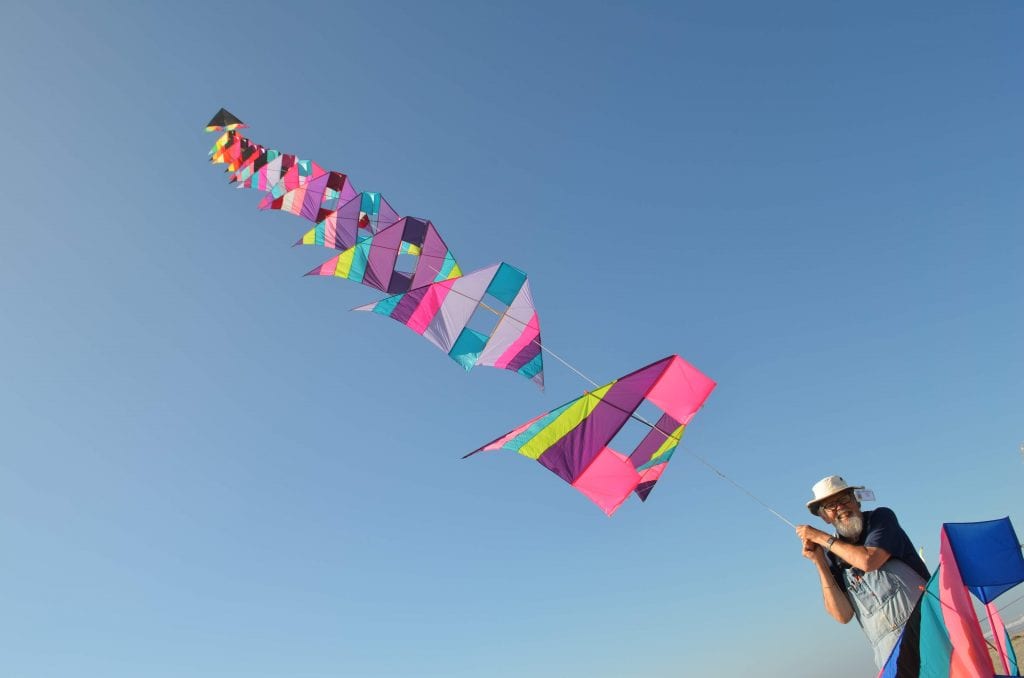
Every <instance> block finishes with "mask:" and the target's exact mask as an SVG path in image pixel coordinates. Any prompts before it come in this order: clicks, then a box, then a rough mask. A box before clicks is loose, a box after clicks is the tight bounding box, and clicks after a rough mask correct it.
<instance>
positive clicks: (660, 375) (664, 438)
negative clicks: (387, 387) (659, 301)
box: [466, 355, 715, 516]
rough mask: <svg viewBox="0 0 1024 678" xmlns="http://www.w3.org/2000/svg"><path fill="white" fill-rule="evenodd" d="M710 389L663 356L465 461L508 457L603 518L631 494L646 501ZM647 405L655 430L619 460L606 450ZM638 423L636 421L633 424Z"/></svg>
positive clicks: (688, 369) (695, 374)
mask: <svg viewBox="0 0 1024 678" xmlns="http://www.w3.org/2000/svg"><path fill="white" fill-rule="evenodd" d="M714 388H715V382H714V381H712V380H711V379H709V378H708V377H707V376H705V375H704V374H702V373H701V372H699V371H698V370H697V369H696V368H695V367H693V366H692V365H690V364H689V363H688V362H686V361H685V360H683V359H682V358H680V357H679V356H678V355H672V356H668V357H667V358H663V359H662V360H659V361H657V362H655V363H652V364H650V365H648V366H646V367H642V368H640V369H639V370H637V371H635V372H632V373H630V374H627V375H626V376H624V377H620V378H619V379H616V380H615V381H613V382H611V383H609V384H605V385H604V386H601V387H600V388H598V389H595V390H594V391H589V392H587V393H584V394H583V395H582V396H580V397H579V398H576V399H575V400H570V401H569V402H567V403H565V404H564V405H562V406H561V407H558V408H555V409H554V410H551V411H550V412H547V413H545V414H542V415H540V416H539V417H536V418H534V419H532V420H530V421H528V422H526V423H525V424H523V425H522V426H520V427H518V428H516V429H514V430H512V431H510V432H508V433H507V434H505V435H504V436H502V437H500V438H498V439H496V440H493V441H491V442H490V443H488V444H486V445H484V446H483V447H481V448H479V449H477V450H474V451H473V452H470V453H469V454H467V455H466V456H467V457H469V456H471V455H474V454H476V453H477V452H484V451H489V450H510V451H512V452H518V453H519V454H522V455H523V456H526V457H529V458H530V459H535V460H537V461H538V462H540V464H541V465H543V466H544V467H545V468H547V469H548V470H550V471H551V472H552V473H554V474H556V475H557V476H559V477H560V478H561V479H562V480H564V481H565V482H567V483H569V484H570V485H572V486H573V487H574V488H576V489H577V490H579V491H580V492H582V493H583V494H584V495H586V496H587V497H588V498H589V499H590V500H591V501H593V502H594V503H595V504H597V505H598V506H599V507H600V508H601V510H603V511H604V512H605V513H606V514H607V515H609V516H611V515H612V514H614V513H615V511H616V510H617V509H618V508H619V506H621V505H622V503H623V502H624V501H625V500H626V498H627V497H628V496H629V494H630V493H631V492H635V493H636V494H637V496H638V497H640V499H641V501H646V500H647V496H648V495H649V494H650V492H651V489H652V488H653V487H654V484H655V483H656V482H657V481H658V479H659V478H660V477H661V475H662V473H664V471H665V468H666V466H667V465H668V462H669V460H670V459H671V458H672V455H673V453H674V452H675V450H676V448H677V447H678V445H679V441H680V439H681V438H682V435H683V431H684V430H685V428H686V425H687V424H688V423H689V422H690V420H691V419H693V416H694V415H695V414H696V413H697V410H699V409H700V408H701V406H702V405H703V404H704V401H705V400H706V399H707V397H708V395H710V393H711V391H712V390H713V389H714ZM645 401H646V402H649V403H651V404H652V405H654V406H656V407H658V408H659V409H660V410H661V411H662V415H661V417H660V418H659V419H658V421H657V423H654V424H651V423H650V422H643V423H645V424H647V425H648V426H650V431H649V432H648V433H647V435H646V436H645V437H644V438H643V439H642V440H641V441H640V443H639V444H638V445H637V446H636V447H635V448H634V449H633V450H630V451H628V452H626V453H623V452H620V451H617V450H614V449H612V448H611V447H609V444H610V443H611V442H612V440H613V439H614V438H615V436H616V434H617V433H618V432H619V430H620V429H622V427H623V426H624V425H625V424H626V422H627V421H629V420H630V419H631V418H634V419H635V418H636V416H635V412H636V410H637V409H638V408H639V407H640V406H641V405H642V404H643V403H644V402H645ZM641 421H642V420H641Z"/></svg>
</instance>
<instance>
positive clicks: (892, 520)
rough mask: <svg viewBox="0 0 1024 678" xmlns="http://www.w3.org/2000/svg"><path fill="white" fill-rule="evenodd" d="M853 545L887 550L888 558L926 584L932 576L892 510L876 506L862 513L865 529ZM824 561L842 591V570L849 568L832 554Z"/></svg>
mask: <svg viewBox="0 0 1024 678" xmlns="http://www.w3.org/2000/svg"><path fill="white" fill-rule="evenodd" d="M853 543H854V545H856V546H874V547H878V548H883V549H885V550H886V551H888V553H889V556H890V557H892V558H899V559H900V560H902V561H903V562H904V563H906V564H907V565H909V566H910V567H911V568H913V569H914V571H915V572H917V573H918V574H919V575H921V577H922V578H923V579H924V580H925V581H927V580H928V578H929V577H930V576H931V574H930V573H929V572H928V567H927V566H926V565H925V564H924V561H923V560H921V556H919V555H917V551H915V550H914V545H913V544H912V543H911V541H910V537H908V536H907V533H906V532H904V531H903V528H902V527H900V524H899V521H898V520H896V514H895V513H893V512H892V509H888V508H886V507H884V506H879V507H878V508H876V509H875V510H873V511H864V530H863V531H862V532H861V533H860V538H859V539H858V540H857V541H855V542H853ZM827 558H828V567H829V570H831V571H832V578H833V579H835V580H836V583H837V584H839V586H840V587H842V589H843V591H845V590H846V580H845V579H844V578H843V570H844V569H846V568H848V567H850V565H849V564H847V563H846V562H844V561H843V560H841V559H840V558H837V557H836V556H835V555H834V554H832V553H828V554H827Z"/></svg>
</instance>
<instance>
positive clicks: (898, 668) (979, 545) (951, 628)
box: [878, 519, 1021, 678]
mask: <svg viewBox="0 0 1024 678" xmlns="http://www.w3.org/2000/svg"><path fill="white" fill-rule="evenodd" d="M1004 520H1006V525H1003V524H999V525H996V523H1002V521H986V522H983V523H947V524H945V525H943V526H942V531H941V534H940V549H939V566H938V568H936V571H935V573H934V574H932V577H931V579H930V580H929V581H928V584H927V586H926V587H925V590H924V595H922V596H921V598H920V600H919V601H918V603H917V606H916V607H915V608H914V611H913V613H912V614H911V615H910V619H909V620H908V621H907V624H906V626H905V627H904V629H903V634H902V635H901V636H900V640H899V642H898V643H897V644H896V647H894V648H893V651H892V654H891V655H890V656H889V660H888V661H887V662H886V664H885V666H884V667H883V668H882V671H881V672H880V673H879V674H878V675H879V678H991V677H992V676H994V675H995V670H994V667H993V663H992V659H991V657H990V655H989V652H988V648H987V646H986V642H985V636H984V634H983V633H982V630H981V624H980V623H979V622H978V616H977V614H976V613H975V611H974V604H973V602H972V601H971V596H970V593H969V591H974V590H976V589H977V588H978V587H980V588H981V589H987V587H996V588H1001V587H1004V586H1005V584H1006V583H1008V582H1007V581H1006V578H1005V574H1006V573H1007V571H1009V570H1012V569H1013V568H1014V567H1016V565H1015V563H1016V562H1017V561H1019V559H1020V555H1021V554H1020V546H1019V545H1018V544H1017V542H1016V540H1015V541H1014V548H1013V549H1007V548H1003V547H1004V546H1005V544H1000V543H999V542H998V541H997V542H996V543H995V544H991V543H988V538H989V537H991V536H992V535H999V534H1003V535H1005V534H1006V532H1005V527H1006V526H1007V525H1008V523H1009V519H1004ZM1010 531H1011V532H1012V526H1011V527H1010ZM954 535H956V536H954ZM975 549H978V550H975ZM986 554H987V555H986ZM986 558H994V559H996V560H998V561H999V562H997V563H991V562H982V561H984V560H985V559H986ZM969 581H970V582H973V583H968V582H969ZM969 587H970V588H969ZM991 590H994V589H991ZM1006 590H1008V589H1006V588H1002V591H1000V592H1005V591H1006ZM991 612H994V609H993V610H990V613H991ZM992 628H993V631H994V632H995V634H996V648H997V651H999V659H1000V662H1001V663H1002V664H1003V668H1004V669H1005V670H1007V672H1008V674H1009V675H1019V670H1018V667H1017V666H1016V657H1015V656H1012V654H1011V653H1012V646H1011V647H1010V649H1009V650H1006V649H1005V647H1003V648H1001V647H1000V640H1003V639H1005V627H1003V624H1002V620H1001V619H998V613H996V614H995V618H994V619H993V624H992ZM1000 635H1001V636H1003V639H1001V638H1000V637H999V636H1000ZM1007 640H1008V639H1007ZM1004 642H1005V641H1004ZM1005 644H1006V645H1008V643H1005Z"/></svg>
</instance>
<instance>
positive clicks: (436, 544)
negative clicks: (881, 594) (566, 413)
mask: <svg viewBox="0 0 1024 678" xmlns="http://www.w3.org/2000/svg"><path fill="white" fill-rule="evenodd" d="M141 4H144V5H146V6H139V3H133V2H104V1H102V0H100V1H98V2H91V3H67V4H54V3H52V2H32V3H29V2H22V3H14V6H10V7H7V8H6V9H5V12H4V20H3V22H2V25H0V55H2V57H3V58H0V83H2V85H3V88H2V92H3V96H2V98H0V124H2V126H0V129H2V130H3V142H4V143H3V146H4V150H5V157H6V162H4V163H3V165H2V166H0V186H2V187H3V197H4V200H3V203H4V207H3V218H2V219H0V222H2V230H0V233H2V240H0V318H2V331H0V385H2V387H0V413H2V414H0V431H2V438H0V550H2V554H3V555H2V557H0V573H2V576H0V601H3V602H2V605H0V666H2V667H3V669H2V673H3V674H4V676H5V677H8V678H50V677H62V678H63V677H66V676H77V677H81V678H92V677H96V678H122V677H123V678H129V677H131V678H135V677H137V676H146V677H147V678H164V677H167V678H172V677H173V678H181V677H182V676H189V677H190V678H204V677H210V678H214V677H215V678H226V677H229V676H239V677H242V676H244V677H245V678H279V677H282V676H288V677H289V678H314V677H316V678H320V677H328V676H330V677H335V676H356V677H362V676H365V677H368V678H370V677H374V678H375V677H385V676H387V677H398V676H439V677H440V676H444V677H453V678H461V677H465V678H478V677H480V676H499V677H504V676H509V677H511V676H538V677H546V676H550V677H564V676H587V677H591V676H597V677H608V678H618V677H621V676H649V677H668V676H707V675H770V676H796V677H801V676H804V677H814V676H823V675H828V676H831V677H832V678H855V677H862V676H868V675H872V673H873V663H872V661H871V654H870V651H869V650H868V648H867V645H866V643H865V641H864V640H863V638H862V636H861V633H860V631H859V630H858V629H857V628H856V627H855V626H850V627H843V626H840V625H838V624H835V623H833V622H832V621H830V620H829V619H828V618H827V617H826V615H825V613H824V612H823V611H822V609H821V606H820V600H819V592H818V585H817V579H816V576H815V574H814V572H813V568H812V566H811V565H810V564H809V563H808V562H807V561H805V560H804V559H803V558H801V557H800V544H799V542H798V540H797V539H796V537H795V536H794V534H793V531H792V529H791V528H789V527H788V526H786V525H785V524H784V523H783V522H782V521H780V520H778V519H777V518H776V517H774V516H772V515H771V514H770V513H769V512H768V511H766V510H765V509H764V508H762V507H761V506H759V505H758V504H757V503H755V502H754V501H752V500H751V499H750V498H748V497H747V496H745V495H744V494H743V493H741V492H739V491H737V490H736V488H734V487H733V486H731V485H730V484H728V483H726V482H723V481H722V480H721V479H719V478H718V477H716V476H715V475H714V474H712V473H711V472H709V471H708V470H707V469H706V468H704V467H703V466H701V465H700V464H699V463H698V462H696V461H695V460H694V459H692V458H690V457H689V456H687V455H685V454H679V455H677V456H676V458H675V459H674V460H673V463H672V465H671V466H670V467H669V470H668V473H667V474H666V476H665V477H664V478H663V480H662V482H661V483H660V484H659V485H658V486H657V488H656V489H655V491H654V492H653V493H652V494H651V497H650V500H649V501H648V502H647V503H646V504H641V503H639V502H637V501H635V500H630V501H629V502H627V504H626V505H624V506H623V508H622V509H621V510H620V511H619V513H618V514H617V515H615V517H614V518H612V519H608V518H606V517H605V516H604V515H603V514H602V513H601V512H600V511H599V510H598V509H597V508H596V507H595V506H594V505H592V504H591V503H590V502H589V501H587V500H586V499H585V498H584V497H583V496H582V495H580V494H578V493H576V492H575V491H573V490H572V489H571V488H569V487H567V486H566V485H565V484H564V483H562V481H560V480H559V479H558V478H557V477H555V476H554V475H552V474H550V473H548V472H547V471H545V470H544V469H543V468H541V467H540V466H539V465H537V464H535V463H533V462H531V461H529V460H528V459H525V458H523V457H520V456H518V455H514V454H511V453H507V454H502V453H493V454H488V455H478V456H476V457H474V458H472V459H470V460H466V461H461V460H460V457H461V455H463V454H464V453H466V452H468V451H469V450H472V449H474V448H476V447H477V446H479V445H481V444H483V443H485V442H487V441H489V440H491V439H492V438H494V437H496V436H498V435H500V434H502V433H504V432H505V431H507V430H509V429H510V428H512V427H514V426H516V425H518V424H520V423H521V422H523V421H525V420H527V419H528V418H530V417H532V416H534V415H537V414H539V413H541V412H543V411H545V410H548V409H550V408H552V407H555V406H557V405H559V404H561V403H562V402H564V401H566V400H569V399H570V398H573V397H575V396H577V395H579V394H580V393H581V392H582V391H583V390H584V389H585V388H587V384H586V382H584V381H583V380H581V379H579V378H578V377H577V376H576V375H574V374H573V373H572V372H571V371H569V370H568V369H566V368H565V367H563V366H561V365H559V364H558V363H557V362H556V361H555V360H552V359H548V361H547V384H548V387H547V390H546V391H545V392H544V393H540V392H538V391H537V389H535V388H534V387H533V385H532V384H530V383H529V382H527V381H526V380H525V379H522V378H521V377H517V376H515V375H513V374H511V373H508V372H502V371H497V370H489V369H486V368H481V369H478V370H475V371H473V372H471V373H468V374H467V373H465V372H463V371H462V370H461V368H459V367H458V366H457V365H456V364H455V363H453V362H451V361H450V360H448V359H447V358H446V357H445V356H444V355H443V354H441V353H440V352H438V351H437V350H436V349H434V348H433V347H432V346H431V345H429V344H428V343H427V342H425V341H423V340H422V339H420V338H418V337H416V336H415V335H414V334H412V333H411V332H409V331H408V330H407V329H405V328H403V327H401V326H399V325H398V324H396V323H394V322H391V321H388V320H386V319H384V318H380V317H377V316H372V315H363V314H354V313H349V312H348V309H350V308H352V307H353V306H356V305H359V304H363V303H367V302H369V301H371V300H373V299H375V298H377V295H376V294H375V293H374V291H373V290H371V289H369V288H365V287H361V286H359V285H354V284H350V283H348V282H347V281H341V280H327V279H314V278H303V277H302V274H303V273H304V272H305V271H307V270H309V269H310V268H312V267H313V266H314V265H316V264H318V263H319V262H321V261H323V260H324V259H326V258H327V256H328V255H329V253H327V252H325V251H323V250H319V251H318V250H316V249H315V248H295V249H292V248H291V247H290V245H291V243H292V242H294V241H295V239H296V238H297V237H299V236H300V235H301V234H302V233H303V232H304V231H305V230H306V228H307V227H308V224H307V223H306V222H304V221H302V220H300V219H298V218H297V217H293V216H290V215H285V214H280V213H267V212H260V211H258V210H257V209H256V204H257V202H258V201H259V195H258V194H256V193H255V192H252V191H237V190H234V189H232V188H231V187H229V186H228V185H227V184H226V182H225V177H224V175H223V174H222V173H221V171H220V169H219V168H215V167H212V166H210V165H209V164H208V163H207V156H206V152H207V149H208V148H209V146H210V144H211V143H212V141H213V136H212V135H206V134H204V133H203V131H202V127H203V125H204V124H205V123H206V121H207V120H208V119H209V117H210V116H211V115H212V114H213V113H214V112H215V111H216V110H217V109H218V108H219V107H221V106H226V107H227V108H229V109H230V110H231V111H232V112H234V113H235V114H236V115H238V116H239V117H241V118H242V119H243V120H245V121H246V122H247V123H249V124H250V126H251V129H250V130H248V134H249V136H251V138H253V139H255V140H257V141H259V142H261V143H263V144H266V145H268V146H270V147H272V148H278V149H281V150H284V151H287V152H292V153H297V154H299V155H300V156H302V157H307V158H312V159H314V160H316V161H317V162H319V163H320V164H322V165H324V166H326V167H329V168H332V169H337V170H341V171H345V172H347V173H348V174H349V175H350V176H351V178H352V181H353V182H354V184H355V185H356V186H357V187H358V188H360V189H365V190H378V191H381V192H383V193H384V194H385V196H387V198H388V199H389V200H390V201H391V203H392V204H393V205H394V206H395V207H396V208H397V209H398V211H399V212H401V213H402V214H409V215H415V216H421V217H427V218H430V219H431V220H433V222H434V223H435V224H436V225H437V226H438V228H439V229H440V230H441V231H442V233H443V234H444V236H445V238H446V240H447V242H448V244H449V245H450V246H451V248H452V250H453V252H454V253H455V254H456V256H457V257H458V258H459V261H460V263H462V265H463V266H464V268H466V269H474V268H478V267H483V266H486V265H488V264H491V263H493V262H496V261H499V260H504V261H508V262H509V263H512V264H514V265H516V266H519V267H520V268H523V269H524V270H526V271H527V272H528V273H529V275H530V280H531V285H532V287H533V292H534V297H535V300H536V302H537V306H538V309H539V312H540V318H541V323H542V333H543V338H544V339H545V342H546V343H547V345H548V346H549V347H550V348H551V349H552V350H554V351H555V352H556V353H558V354H559V355H562V356H564V357H565V358H566V359H567V360H568V361H569V362H571V363H572V364H573V365H575V366H576V367H577V368H578V369H580V370H581V371H583V372H584V373H586V374H587V375H589V376H590V377H591V378H593V379H594V380H595V381H598V382H601V383H604V382H606V381H609V380H611V379H612V378H614V377H617V376H620V375H622V374H625V373H626V372H629V371H631V370H633V369H636V368H638V367H640V366H642V365H645V364H647V363H650V362H652V361H654V360H656V359H658V358H661V357H663V356H665V355H668V354H672V353H679V354H681V355H682V356H684V357H685V358H686V359H688V360H689V361H690V362H692V363H693V364H694V365H696V366H697V367H698V368H700V369H701V370H703V371H704V372H705V373H707V374H708V375H709V376H711V377H712V378H714V379H715V380H716V381H717V382H718V383H719V387H718V389H717V390H716V391H715V392H714V393H713V394H712V395H711V397H710V399H709V400H708V401H707V404H706V406H705V408H704V410H703V411H701V412H700V413H699V414H698V415H697V417H696V418H695V419H694V421H693V424H692V425H691V427H690V430H689V432H688V433H687V438H686V444H685V445H684V449H686V450H690V451H693V452H696V453H697V454H700V455H702V456H704V457H706V458H707V459H708V460H709V461H711V462H712V463H713V464H715V465H716V466H717V467H719V468H720V469H722V471H723V472H725V473H726V474H727V475H728V476H729V477H730V478H732V479H734V480H735V481H736V482H738V483H740V484H741V485H743V486H745V487H747V488H749V489H750V490H751V491H753V492H754V493H755V494H756V495H757V496H758V497H760V498H761V499H762V500H763V501H764V502H766V503H767V504H769V505H770V506H772V507H773V508H775V509H776V510H778V511H780V512H781V513H782V514H783V515H785V516H786V517H787V518H788V519H789V520H791V521H794V522H797V521H799V522H804V521H812V520H814V519H812V517H811V516H810V515H809V514H807V513H806V509H804V503H805V502H806V501H807V500H808V499H809V498H810V486H811V484H813V483H814V482H815V481H816V480H818V479H819V478H821V477H822V476H824V475H828V474H832V473H839V474H842V475H844V476H845V477H846V478H847V479H848V480H850V481H851V482H855V483H858V484H865V485H867V486H869V487H871V488H872V489H873V490H874V491H875V493H876V495H877V497H878V503H877V504H869V505H867V506H866V508H871V507H872V506H875V505H886V506H890V507H892V508H893V509H894V510H895V511H896V512H897V514H898V515H899V517H900V520H901V522H902V523H903V525H904V527H905V528H906V529H907V531H908V532H909V534H910V535H911V537H912V538H913V539H914V541H915V542H916V543H918V544H920V545H921V546H922V547H924V549H925V553H926V557H927V558H928V560H929V562H930V564H932V565H934V563H935V560H936V557H937V556H936V553H937V546H938V534H939V528H940V525H941V523H942V522H947V521H970V520H981V519H988V518H995V517H1000V516H1004V515H1010V517H1011V518H1012V519H1013V520H1014V521H1015V522H1016V523H1017V526H1018V531H1019V532H1020V531H1024V510H1022V499H1021V498H1022V496H1024V493H1022V489H1024V482H1022V481H1024V458H1022V456H1021V453H1020V451H1019V446H1020V445H1021V443H1022V442H1024V426H1022V423H1024V417H1022V414H1024V407H1022V405H1024V397H1022V388H1024V358H1022V351H1024V314H1022V310H1024V308H1022V293H1024V274H1022V265H1024V235H1022V217H1024V200H1022V192H1021V186H1022V181H1024V162H1022V161H1024V138H1022V134H1021V120H1022V114H1024V89H1022V87H1021V85H1022V82H1021V66H1022V64H1024V49H1022V47H1021V41H1020V36H1021V34H1022V28H1024V26H1022V21H1024V5H1021V4H1020V3H1015V2H986V3H953V2H929V3H853V4H851V3H838V2H820V1H815V2H794V3H764V2H745V3H744V2H737V3H711V2H708V3H700V4H695V3H671V4H669V3H666V4H650V3H645V4H642V3H626V2H613V3H582V2H581V3H577V4H572V3H522V2H517V3H505V4H504V6H499V5H497V4H496V3H472V2H458V3H455V2H452V3H427V2H403V3H384V2H360V3H355V2H351V3H350V2H345V3H343V2H337V3H327V2H302V3H298V2H295V3H273V4H267V3H263V2H246V3H184V2H175V3H171V2H168V3H141ZM1014 595H1018V594H1014V593H1011V594H1008V597H1009V598H1010V599H1011V600H1012V596H1014ZM1021 615H1024V601H1022V602H1018V603H1016V604H1015V605H1013V606H1011V607H1010V608H1008V609H1007V611H1006V612H1005V616H1006V618H1007V619H1008V620H1009V619H1013V618H1017V617H1019V616H1021Z"/></svg>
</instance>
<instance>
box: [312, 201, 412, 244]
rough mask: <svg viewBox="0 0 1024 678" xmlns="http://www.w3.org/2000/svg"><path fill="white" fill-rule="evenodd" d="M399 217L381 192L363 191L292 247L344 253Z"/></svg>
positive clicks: (325, 217)
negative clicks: (341, 251)
mask: <svg viewBox="0 0 1024 678" xmlns="http://www.w3.org/2000/svg"><path fill="white" fill-rule="evenodd" d="M400 218H401V217H399V216H398V212H396V211H395V210H394V208H393V207H391V205H390V204H388V201H387V200H385V199H384V197H383V196H382V195H381V194H380V193H370V192H368V191H364V192H362V193H360V194H359V195H357V196H356V197H355V198H353V199H352V200H349V201H348V202H347V203H345V204H344V205H342V206H341V207H339V208H338V209H336V210H334V211H331V212H327V213H326V214H325V215H324V218H323V219H321V220H320V221H319V222H317V224H316V226H314V227H313V228H312V229H310V230H309V231H308V232H307V233H306V234H305V235H304V236H302V237H301V238H299V240H298V242H296V243H295V244H296V245H320V246H321V247H329V248H331V249H335V250H347V249H348V248H350V247H352V246H353V245H355V244H356V243H358V242H362V241H363V240H366V239H367V238H369V237H370V236H372V235H373V234H374V233H376V232H377V231H379V230H381V229H383V228H384V227H385V226H390V225H391V224H393V223H395V222H396V221H398V220H399V219H400Z"/></svg>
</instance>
